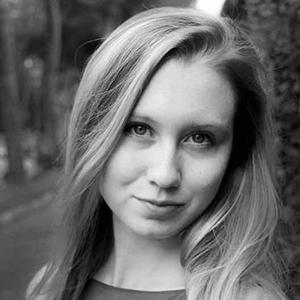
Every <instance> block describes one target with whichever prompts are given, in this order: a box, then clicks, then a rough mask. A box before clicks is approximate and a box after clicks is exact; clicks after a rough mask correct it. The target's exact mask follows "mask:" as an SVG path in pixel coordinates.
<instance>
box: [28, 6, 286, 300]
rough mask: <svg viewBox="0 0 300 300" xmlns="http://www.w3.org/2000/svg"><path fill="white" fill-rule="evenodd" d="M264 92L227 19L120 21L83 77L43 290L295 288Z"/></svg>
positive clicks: (150, 294)
mask: <svg viewBox="0 0 300 300" xmlns="http://www.w3.org/2000/svg"><path fill="white" fill-rule="evenodd" d="M268 102H269V98H268V93H267V91H266V81H265V80H264V68H263V66H262V65H261V63H260V60H259V57H258V55H257V52H256V50H255V48H254V46H253V44H252V43H251V41H250V40H249V38H248V37H247V36H246V35H245V34H244V33H243V32H242V31H241V30H239V29H238V28H237V27H236V26H235V25H234V24H232V23H231V22H230V21H229V20H226V19H225V18H221V17H211V16H208V15H204V14H202V13H201V12H200V11H198V10H194V9H178V8H176V9H175V8H161V9H153V10H149V11H146V12H143V13H141V14H139V15H136V16H134V17H133V18H131V19H130V20H128V21H127V22H125V23H124V24H122V25H121V26H120V27H119V28H117V29H116V30H115V31H114V32H113V33H112V34H111V35H110V36H109V37H108V38H107V39H106V41H105V42H104V43H103V44H102V45H101V46H100V47H99V49H98V50H97V51H96V52H95V53H94V55H93V56H92V57H91V59H90V61H89V63H88V65H87V67H86V70H85V72H84V74H83V77H82V80H81V83H80V86H79V88H78V92H77V95H76V99H75V103H74V108H73V112H72V115H71V120H70V126H69V131H68V140H67V151H66V164H65V182H64V186H63V191H62V195H61V200H62V211H63V220H64V227H63V228H64V231H63V232H64V234H63V237H62V239H61V241H62V243H63V247H62V249H61V250H60V252H59V254H58V255H57V259H55V260H53V262H52V263H51V264H50V263H49V265H48V266H46V267H45V268H44V270H42V271H41V272H40V275H37V276H36V278H35V279H34V280H33V284H32V287H35V288H30V289H29V290H30V291H31V290H32V291H33V295H35V296H33V297H36V298H34V299H56V300H67V299H68V300H70V299H72V300H75V299H84V300H92V299H106V300H110V299H121V300H122V299H149V300H150V299H188V300H194V299H203V300H216V299H222V300H225V299H227V300H229V299H230V300H232V299H236V300H237V299H285V296H284V294H283V292H282V289H281V268H280V264H279V262H278V258H277V255H276V249H275V247H274V228H275V226H276V223H277V219H278V203H277V196H276V192H275V188H274V184H273V179H272V174H271V169H270V167H271V163H272V162H271V156H272V155H270V154H271V152H272V151H273V148H272V147H271V145H270V142H271V127H270V125H271V124H270V115H269V113H270V109H269V103H268ZM30 291H29V292H30ZM39 293H40V296H36V295H38V294H39ZM41 295H42V296H41ZM39 297H41V298H39Z"/></svg>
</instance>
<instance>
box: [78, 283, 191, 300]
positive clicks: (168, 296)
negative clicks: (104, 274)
mask: <svg viewBox="0 0 300 300" xmlns="http://www.w3.org/2000/svg"><path fill="white" fill-rule="evenodd" d="M81 299H82V300H186V295H185V290H174V291H161V292H152V291H151V292H148V291H137V290H129V289H123V288H117V287H113V286H110V285H107V284H104V283H102V282H99V281H97V280H94V279H91V280H89V282H88V283H87V286H86V288H85V291H84V293H83V296H82V298H81Z"/></svg>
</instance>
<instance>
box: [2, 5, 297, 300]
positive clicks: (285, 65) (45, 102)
mask: <svg viewBox="0 0 300 300" xmlns="http://www.w3.org/2000/svg"><path fill="white" fill-rule="evenodd" d="M192 5H195V1H193V0H191V1H188V0H186V1H180V0H152V1H147V0H142V1H141V0H73V1H69V0H0V66H1V67H0V191H1V196H0V233H1V226H2V228H4V229H5V228H9V227H12V222H11V220H16V218H17V217H12V216H20V215H21V213H20V212H21V211H26V207H33V206H34V205H35V206H37V207H39V205H38V204H36V202H39V203H42V202H43V201H45V199H48V198H49V197H48V196H47V195H48V193H49V191H51V193H55V189H56V185H55V183H54V182H55V180H54V179H53V178H55V177H57V176H58V175H57V174H59V172H60V169H61V165H62V161H63V155H62V154H61V153H62V152H63V145H64V136H65V131H66V124H67V119H68V115H69V113H70V109H71V106H72V101H73V97H74V93H75V91H76V88H77V86H78V82H79V80H80V75H81V72H82V69H83V67H84V65H85V63H86V60H87V58H88V57H89V55H91V53H92V52H93V50H94V49H95V48H96V47H97V46H98V45H99V44H100V43H101V41H102V40H103V38H104V37H105V36H106V35H107V34H109V33H110V32H111V31H112V30H113V29H114V28H115V27H116V26H117V25H119V24H120V23H121V22H123V21H124V20H126V19H127V18H128V17H130V16H131V15H133V14H135V13H137V12H139V11H142V10H145V9H149V8H152V7H157V6H192ZM224 10H225V11H226V13H227V14H230V15H231V16H232V17H234V18H235V19H236V21H237V22H240V23H241V24H242V26H244V27H245V28H246V30H248V32H249V33H250V35H251V36H252V37H253V39H254V40H255V41H256V42H257V45H258V47H259V48H260V49H261V51H262V55H263V57H264V60H265V62H266V65H267V66H268V68H269V74H270V78H271V80H272V81H273V91H272V92H273V95H274V97H273V104H274V112H273V115H274V120H275V125H276V131H277V138H276V143H277V145H278V157H279V159H278V164H277V166H276V174H277V178H278V181H279V187H280V190H279V193H280V197H281V199H282V201H283V209H282V216H281V223H280V227H279V232H280V234H279V236H278V239H279V240H280V241H281V243H282V244H283V254H284V257H285V258H286V260H287V264H288V267H289V270H290V274H289V275H290V280H289V296H290V297H291V299H295V300H296V299H300V273H299V268H300V239H299V232H300V225H299V224H300V223H299V220H300V200H299V195H300V190H299V189H300V168H299V167H300V163H299V148H300V126H299V125H300V119H299V110H300V104H299V94H300V76H299V73H300V51H299V50H300V26H299V25H300V1H299V0H281V1H278V0H227V1H226V3H225V9H224ZM45 195H46V196H45ZM47 197H48V198H47ZM33 200H34V201H35V202H34V201H33ZM49 202H51V201H49ZM33 203H34V205H33ZM35 206H34V207H35ZM43 207H44V206H43ZM30 209H31V208H30ZM27 210H29V209H27ZM13 212H14V213H13ZM15 212H18V213H15ZM24 215H25V214H24ZM4 229H3V230H4ZM5 230H6V229H5ZM13 243H14V241H13ZM0 255H2V256H3V257H4V258H3V261H4V260H5V257H7V255H8V254H7V253H3V254H2V253H1V252H0ZM26 276H28V275H26ZM1 278H2V276H1ZM7 293H9V292H7ZM1 295H2V294H0V296H1ZM3 295H4V294H3ZM7 295H8V294H7ZM7 297H8V296H7ZM10 297H11V296H10ZM0 298H1V299H2V298H3V299H6V298H5V297H4V296H3V297H2V296H1V297H0ZM7 299H9V298H7ZM10 299H12V298H10ZM14 299H17V298H14Z"/></svg>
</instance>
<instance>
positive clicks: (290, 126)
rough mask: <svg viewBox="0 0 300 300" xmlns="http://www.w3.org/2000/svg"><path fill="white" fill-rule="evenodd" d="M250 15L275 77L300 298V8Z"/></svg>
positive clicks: (269, 3) (287, 238) (258, 7)
mask: <svg viewBox="0 0 300 300" xmlns="http://www.w3.org/2000/svg"><path fill="white" fill-rule="evenodd" d="M247 14H248V18H247V22H246V23H247V26H248V27H249V30H250V32H251V34H252V35H253V37H254V39H256V41H257V42H258V44H259V45H260V46H261V48H262V49H265V55H266V57H269V59H268V60H267V63H268V65H269V69H270V74H271V75H272V76H273V82H274V90H273V95H274V118H275V122H276V129H277V132H278V141H277V142H278V146H279V164H278V166H277V176H278V180H279V183H280V187H281V190H280V196H281V198H282V200H283V205H284V207H283V211H282V225H283V229H282V232H283V233H282V236H281V240H282V241H283V242H284V245H285V249H286V250H285V255H286V257H287V260H288V264H289V267H290V269H291V276H292V288H294V291H291V294H294V297H297V294H298V295H299V293H300V273H299V270H300V239H299V234H300V202H299V200H300V199H299V196H300V161H299V149H300V118H299V112H300V102H299V101H300V76H299V75H300V3H299V1H298V0H283V1H275V0H265V1H261V0H248V1H247ZM294 299H296V298H294ZM297 299H298V298H297Z"/></svg>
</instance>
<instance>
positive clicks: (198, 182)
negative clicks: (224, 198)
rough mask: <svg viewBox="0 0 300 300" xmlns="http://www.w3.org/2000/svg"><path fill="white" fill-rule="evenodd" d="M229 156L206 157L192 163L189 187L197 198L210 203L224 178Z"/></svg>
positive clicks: (188, 179) (188, 180)
mask: <svg viewBox="0 0 300 300" xmlns="http://www.w3.org/2000/svg"><path fill="white" fill-rule="evenodd" d="M228 157H229V156H226V157H219V158H215V159H206V160H203V161H201V162H198V163H194V164H193V165H192V167H191V168H190V169H189V172H188V174H189V175H188V178H187V182H190V186H189V188H190V190H191V191H193V193H194V196H195V197H196V198H197V197H198V198H201V200H202V201H204V202H208V203H209V202H210V201H212V200H213V198H214V197H215V195H216V194H217V192H218V190H219V187H220V185H221V182H222V180H223V177H224V174H225V171H226V167H227V164H228Z"/></svg>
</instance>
